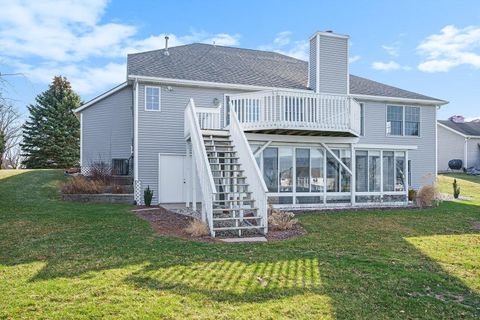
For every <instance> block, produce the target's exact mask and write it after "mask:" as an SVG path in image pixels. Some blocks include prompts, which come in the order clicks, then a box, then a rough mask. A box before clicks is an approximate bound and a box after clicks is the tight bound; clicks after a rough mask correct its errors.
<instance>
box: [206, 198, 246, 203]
mask: <svg viewBox="0 0 480 320" xmlns="http://www.w3.org/2000/svg"><path fill="white" fill-rule="evenodd" d="M240 201H241V202H255V200H254V199H225V200H213V202H214V203H216V202H240Z"/></svg>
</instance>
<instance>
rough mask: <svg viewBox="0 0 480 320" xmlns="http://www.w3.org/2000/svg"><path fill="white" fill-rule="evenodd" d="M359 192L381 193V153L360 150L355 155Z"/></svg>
mask: <svg viewBox="0 0 480 320" xmlns="http://www.w3.org/2000/svg"><path fill="white" fill-rule="evenodd" d="M355 162H356V172H355V174H356V189H357V192H380V191H381V176H382V175H381V171H380V170H381V169H380V168H381V158H380V151H375V150H370V151H366V150H358V151H357V152H356V153H355Z"/></svg>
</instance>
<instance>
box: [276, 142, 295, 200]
mask: <svg viewBox="0 0 480 320" xmlns="http://www.w3.org/2000/svg"><path fill="white" fill-rule="evenodd" d="M278 157H279V161H280V172H279V173H280V192H292V191H293V149H292V148H285V147H281V148H278Z"/></svg>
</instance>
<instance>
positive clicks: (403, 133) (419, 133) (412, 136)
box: [385, 104, 422, 138]
mask: <svg viewBox="0 0 480 320" xmlns="http://www.w3.org/2000/svg"><path fill="white" fill-rule="evenodd" d="M388 107H401V108H402V134H400V135H398V134H390V133H388V125H387V123H388ZM406 108H417V109H418V117H419V120H418V135H407V134H405V124H406V119H405V110H406ZM421 130H422V108H421V107H419V106H409V105H400V104H387V105H386V107H385V135H386V136H387V137H394V138H395V137H409V138H420V137H421Z"/></svg>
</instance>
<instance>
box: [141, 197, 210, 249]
mask: <svg viewBox="0 0 480 320" xmlns="http://www.w3.org/2000/svg"><path fill="white" fill-rule="evenodd" d="M137 209H147V208H146V207H145V206H141V207H140V206H139V207H138V208H137ZM135 214H136V215H137V216H139V217H140V218H142V219H144V220H147V221H148V222H150V224H151V225H152V227H153V229H155V231H156V232H157V233H158V234H159V235H161V236H167V237H176V238H181V239H186V240H196V241H203V242H214V241H216V240H215V239H213V238H212V237H210V236H205V237H192V236H191V235H189V234H188V233H187V232H185V229H186V228H187V227H188V226H189V225H190V223H191V222H192V221H193V218H192V217H188V216H184V215H181V214H177V213H174V212H172V211H169V210H167V209H165V208H162V207H151V209H150V210H143V211H136V212H135Z"/></svg>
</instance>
